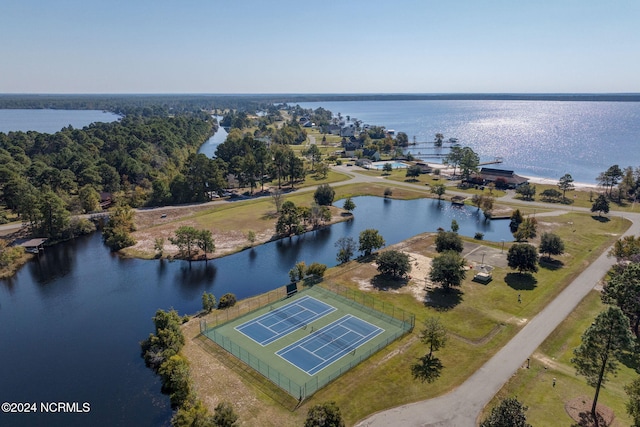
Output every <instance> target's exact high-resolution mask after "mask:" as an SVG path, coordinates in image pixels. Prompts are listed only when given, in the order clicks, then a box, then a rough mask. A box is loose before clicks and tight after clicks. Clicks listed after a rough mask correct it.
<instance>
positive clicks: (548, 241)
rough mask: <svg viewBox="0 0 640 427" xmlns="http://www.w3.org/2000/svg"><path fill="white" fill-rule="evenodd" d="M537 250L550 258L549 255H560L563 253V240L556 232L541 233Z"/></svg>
mask: <svg viewBox="0 0 640 427" xmlns="http://www.w3.org/2000/svg"><path fill="white" fill-rule="evenodd" d="M539 251H540V253H543V254H547V258H548V259H551V255H562V254H563V253H564V242H563V241H562V239H561V238H560V236H558V235H557V234H554V233H546V232H545V233H542V236H540V248H539Z"/></svg>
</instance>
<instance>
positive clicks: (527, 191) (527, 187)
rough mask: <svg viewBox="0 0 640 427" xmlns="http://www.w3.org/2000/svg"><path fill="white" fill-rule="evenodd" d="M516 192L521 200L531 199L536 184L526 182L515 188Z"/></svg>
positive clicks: (534, 193)
mask: <svg viewBox="0 0 640 427" xmlns="http://www.w3.org/2000/svg"><path fill="white" fill-rule="evenodd" d="M516 194H519V195H520V197H522V199H523V200H533V198H534V197H535V195H536V186H535V185H531V184H529V183H528V182H527V183H525V184H522V185H520V186H518V187H517V188H516Z"/></svg>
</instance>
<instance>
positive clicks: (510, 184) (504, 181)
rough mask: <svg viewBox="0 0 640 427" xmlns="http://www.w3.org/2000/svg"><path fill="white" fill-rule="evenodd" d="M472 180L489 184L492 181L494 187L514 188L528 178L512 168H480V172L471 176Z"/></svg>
mask: <svg viewBox="0 0 640 427" xmlns="http://www.w3.org/2000/svg"><path fill="white" fill-rule="evenodd" d="M472 181H475V182H478V183H481V184H489V183H494V184H496V187H507V188H516V187H519V186H521V185H523V184H526V183H527V182H529V180H528V179H527V178H525V177H522V176H520V175H516V173H515V172H514V171H512V170H503V169H494V168H481V169H480V172H478V173H477V174H475V176H474V177H472Z"/></svg>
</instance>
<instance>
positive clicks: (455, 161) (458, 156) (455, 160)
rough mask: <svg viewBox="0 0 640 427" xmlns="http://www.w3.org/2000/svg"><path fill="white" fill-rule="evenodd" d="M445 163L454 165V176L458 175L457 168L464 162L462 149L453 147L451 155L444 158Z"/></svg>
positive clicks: (450, 151)
mask: <svg viewBox="0 0 640 427" xmlns="http://www.w3.org/2000/svg"><path fill="white" fill-rule="evenodd" d="M444 160H445V162H446V163H448V164H449V165H453V176H455V175H456V168H457V167H458V165H459V164H460V161H461V160H462V147H459V146H453V147H451V150H449V154H447V156H446V157H445V158H444Z"/></svg>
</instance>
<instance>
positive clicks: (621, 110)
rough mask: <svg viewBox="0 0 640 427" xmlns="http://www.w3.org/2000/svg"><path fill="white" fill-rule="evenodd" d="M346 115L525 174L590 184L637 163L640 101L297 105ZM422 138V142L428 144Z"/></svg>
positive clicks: (429, 150)
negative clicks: (439, 137) (455, 146)
mask: <svg viewBox="0 0 640 427" xmlns="http://www.w3.org/2000/svg"><path fill="white" fill-rule="evenodd" d="M300 106H301V107H304V108H313V109H315V108H317V107H323V108H326V109H328V110H330V111H332V112H333V113H334V114H336V115H337V113H338V112H340V113H341V114H342V116H343V117H345V118H346V116H347V115H349V116H351V118H354V117H355V118H358V119H360V120H362V121H363V122H364V123H368V124H371V125H378V126H385V127H386V128H387V129H394V130H395V131H396V133H397V132H405V133H406V134H407V135H408V137H409V141H410V142H412V141H413V139H414V137H415V139H416V142H418V143H420V142H423V144H418V145H416V146H412V147H409V149H408V151H410V152H411V154H413V155H415V156H416V157H418V158H422V159H424V160H426V161H430V162H434V163H439V162H440V161H441V157H436V155H437V154H443V153H445V154H446V152H447V151H448V150H447V149H440V150H436V149H434V147H433V144H432V141H433V140H434V136H435V134H436V133H437V132H440V133H443V134H444V136H445V139H448V138H451V137H453V138H458V140H459V143H460V144H461V145H463V146H469V147H471V148H473V150H474V151H476V152H477V153H478V154H479V155H480V158H481V161H483V162H484V161H491V160H494V159H495V158H496V157H502V158H503V160H504V163H502V164H501V165H498V166H495V167H499V168H502V169H511V170H515V171H516V172H517V173H519V174H522V175H527V176H535V177H545V178H552V179H558V178H560V177H561V176H562V175H564V174H565V173H570V174H571V175H572V176H573V178H574V179H575V180H576V181H578V182H586V183H595V181H596V177H597V176H598V174H599V173H600V172H602V171H604V170H606V169H607V168H608V167H609V166H611V165H613V164H618V165H620V167H626V166H632V167H634V168H635V167H640V103H638V102H587V101H584V102H579V101H496V100H490V101H343V102H313V103H300ZM425 142H428V144H426V143H425Z"/></svg>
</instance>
